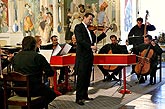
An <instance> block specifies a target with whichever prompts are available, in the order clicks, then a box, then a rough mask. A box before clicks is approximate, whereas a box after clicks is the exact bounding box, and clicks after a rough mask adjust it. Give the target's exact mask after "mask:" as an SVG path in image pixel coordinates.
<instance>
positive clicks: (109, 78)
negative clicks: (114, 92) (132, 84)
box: [103, 75, 112, 82]
mask: <svg viewBox="0 0 165 109" xmlns="http://www.w3.org/2000/svg"><path fill="white" fill-rule="evenodd" d="M111 80H112V77H111V75H107V76H105V79H103V82H106V81H111Z"/></svg>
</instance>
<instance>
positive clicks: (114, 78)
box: [112, 76, 120, 81]
mask: <svg viewBox="0 0 165 109" xmlns="http://www.w3.org/2000/svg"><path fill="white" fill-rule="evenodd" d="M112 78H113V80H114V81H120V80H119V79H117V78H116V77H115V76H113V77H112Z"/></svg>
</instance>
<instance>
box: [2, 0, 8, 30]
mask: <svg viewBox="0 0 165 109" xmlns="http://www.w3.org/2000/svg"><path fill="white" fill-rule="evenodd" d="M7 13H8V0H0V33H4V32H7V31H8V14H7Z"/></svg>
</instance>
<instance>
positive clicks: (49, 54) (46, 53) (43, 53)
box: [40, 50, 53, 62]
mask: <svg viewBox="0 0 165 109" xmlns="http://www.w3.org/2000/svg"><path fill="white" fill-rule="evenodd" d="M52 51H53V50H40V54H42V55H43V56H44V57H45V58H46V60H47V61H48V62H50V57H51V55H52Z"/></svg>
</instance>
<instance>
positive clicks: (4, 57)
mask: <svg viewBox="0 0 165 109" xmlns="http://www.w3.org/2000/svg"><path fill="white" fill-rule="evenodd" d="M0 54H1V65H2V70H3V69H4V68H5V67H7V66H8V65H9V64H10V63H11V59H12V57H13V56H14V54H12V53H9V54H5V53H4V52H3V50H1V49H0Z"/></svg>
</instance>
